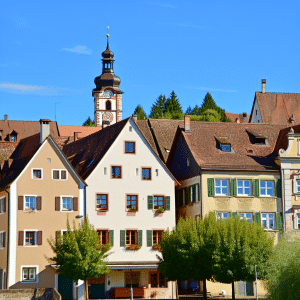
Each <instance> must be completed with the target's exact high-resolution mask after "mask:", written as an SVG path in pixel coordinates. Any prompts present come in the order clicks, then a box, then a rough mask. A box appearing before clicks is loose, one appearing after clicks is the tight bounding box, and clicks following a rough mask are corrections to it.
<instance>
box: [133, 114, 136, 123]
mask: <svg viewBox="0 0 300 300" xmlns="http://www.w3.org/2000/svg"><path fill="white" fill-rule="evenodd" d="M132 120H133V121H134V122H135V123H136V122H137V115H132Z"/></svg>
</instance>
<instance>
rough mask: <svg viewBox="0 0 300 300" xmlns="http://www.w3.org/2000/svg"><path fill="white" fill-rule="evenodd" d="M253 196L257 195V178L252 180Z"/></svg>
mask: <svg viewBox="0 0 300 300" xmlns="http://www.w3.org/2000/svg"><path fill="white" fill-rule="evenodd" d="M253 196H254V197H259V179H254V180H253Z"/></svg>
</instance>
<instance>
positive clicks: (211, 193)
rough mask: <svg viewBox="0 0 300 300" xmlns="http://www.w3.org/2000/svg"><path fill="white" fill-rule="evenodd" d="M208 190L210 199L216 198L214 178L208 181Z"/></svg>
mask: <svg viewBox="0 0 300 300" xmlns="http://www.w3.org/2000/svg"><path fill="white" fill-rule="evenodd" d="M207 190H208V197H214V195H215V181H214V179H213V178H208V179H207Z"/></svg>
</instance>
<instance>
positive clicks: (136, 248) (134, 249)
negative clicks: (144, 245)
mask: <svg viewBox="0 0 300 300" xmlns="http://www.w3.org/2000/svg"><path fill="white" fill-rule="evenodd" d="M125 249H126V250H130V251H137V250H140V249H141V246H140V245H126V246H125Z"/></svg>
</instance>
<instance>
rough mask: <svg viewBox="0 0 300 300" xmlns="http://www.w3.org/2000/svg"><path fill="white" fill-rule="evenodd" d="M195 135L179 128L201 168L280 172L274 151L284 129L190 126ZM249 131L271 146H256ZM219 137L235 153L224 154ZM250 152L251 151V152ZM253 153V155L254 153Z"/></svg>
mask: <svg viewBox="0 0 300 300" xmlns="http://www.w3.org/2000/svg"><path fill="white" fill-rule="evenodd" d="M190 124H191V131H192V132H191V133H186V132H184V130H183V129H181V128H178V130H177V133H176V138H175V140H174V141H176V140H178V138H177V136H178V135H180V134H181V135H182V136H183V138H184V140H185V141H186V143H187V145H188V147H189V149H190V151H191V153H192V154H193V157H194V159H195V161H196V162H197V164H198V165H199V167H200V168H202V169H215V170H244V171H248V170H249V171H250V170H252V171H259V170H260V171H263V170H276V169H278V166H277V165H276V164H275V162H274V158H275V156H276V155H275V153H274V152H273V151H274V147H275V144H276V141H277V138H278V134H279V131H280V130H281V129H283V127H284V126H282V125H268V124H250V123H244V124H237V123H213V122H193V121H191V122H190ZM247 131H254V132H257V133H260V134H261V135H264V136H265V137H266V138H267V141H268V144H267V145H255V144H252V143H251V141H250V138H249V134H248V133H247ZM216 136H220V137H224V136H225V137H226V139H227V140H229V141H230V144H231V148H232V150H233V151H232V152H230V153H229V152H222V151H220V149H219V148H218V147H217V145H216V139H215V137H216ZM175 148H176V144H175V143H174V145H173V146H172V150H171V153H170V156H169V160H168V164H167V165H168V166H170V164H171V163H172V159H173V155H174V151H175ZM249 150H250V151H249ZM251 150H252V151H251Z"/></svg>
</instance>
